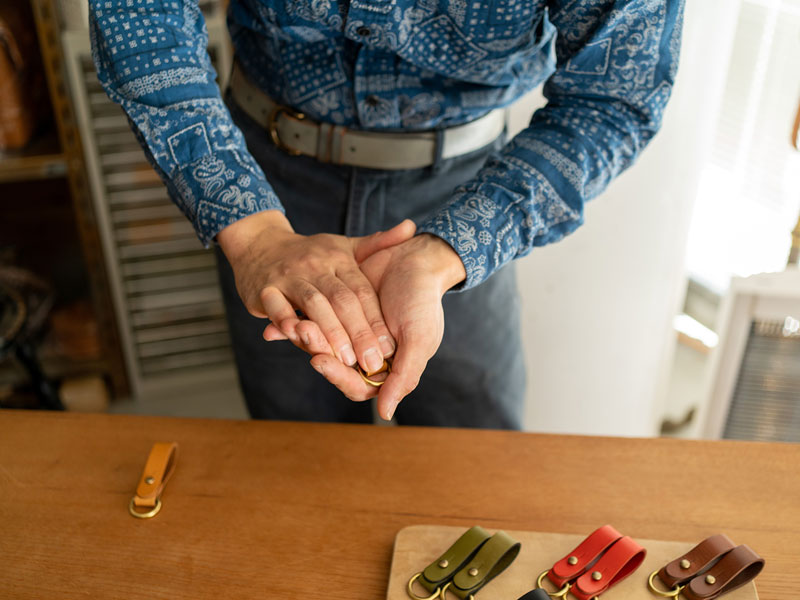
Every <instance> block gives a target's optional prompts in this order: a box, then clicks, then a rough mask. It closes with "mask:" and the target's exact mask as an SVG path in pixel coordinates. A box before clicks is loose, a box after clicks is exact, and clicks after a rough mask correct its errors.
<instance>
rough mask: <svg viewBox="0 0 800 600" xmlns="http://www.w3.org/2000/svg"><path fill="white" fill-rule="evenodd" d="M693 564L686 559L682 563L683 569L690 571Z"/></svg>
mask: <svg viewBox="0 0 800 600" xmlns="http://www.w3.org/2000/svg"><path fill="white" fill-rule="evenodd" d="M691 564H692V563H690V562H689V561H688V560H686V559H685V558H684V559H683V560H682V561H681V569H688V568H689V567H690V566H691Z"/></svg>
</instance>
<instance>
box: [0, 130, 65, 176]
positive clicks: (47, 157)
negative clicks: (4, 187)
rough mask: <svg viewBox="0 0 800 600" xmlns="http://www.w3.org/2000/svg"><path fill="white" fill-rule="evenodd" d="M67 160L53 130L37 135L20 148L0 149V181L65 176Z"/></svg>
mask: <svg viewBox="0 0 800 600" xmlns="http://www.w3.org/2000/svg"><path fill="white" fill-rule="evenodd" d="M66 174H67V160H66V157H65V156H64V153H63V152H61V149H60V147H59V144H58V136H57V135H56V132H55V130H51V131H48V132H47V133H45V134H43V135H40V136H37V137H36V138H34V140H33V141H32V142H31V143H30V144H28V145H27V146H26V147H25V148H22V149H21V150H8V151H0V183H7V182H10V181H29V180H36V179H53V178H56V177H65V176H66Z"/></svg>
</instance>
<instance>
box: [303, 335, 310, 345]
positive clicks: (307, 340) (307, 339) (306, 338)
mask: <svg viewBox="0 0 800 600" xmlns="http://www.w3.org/2000/svg"><path fill="white" fill-rule="evenodd" d="M301 335H302V336H303V343H304V344H305V345H306V346H308V345H309V344H310V343H311V339H310V338H309V337H308V334H307V333H306V332H303V333H302V334H301Z"/></svg>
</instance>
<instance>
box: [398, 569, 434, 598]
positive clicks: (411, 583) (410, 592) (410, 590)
mask: <svg viewBox="0 0 800 600" xmlns="http://www.w3.org/2000/svg"><path fill="white" fill-rule="evenodd" d="M420 575H422V571H420V572H419V573H417V574H416V575H414V576H413V577H412V578H411V579H409V580H408V585H407V586H406V590H407V591H408V595H409V597H411V598H413V599H414V600H433V599H434V598H436V596H438V595H439V588H438V587H437V588H436V590H435V591H434V592H433V593H432V594H431V595H430V596H428V597H425V596H417V595H416V594H415V593H414V587H413V586H414V582H415V581H416V580H417V579H419V576H420Z"/></svg>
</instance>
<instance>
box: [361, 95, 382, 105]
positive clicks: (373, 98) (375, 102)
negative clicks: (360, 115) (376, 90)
mask: <svg viewBox="0 0 800 600" xmlns="http://www.w3.org/2000/svg"><path fill="white" fill-rule="evenodd" d="M365 100H366V103H367V104H368V105H369V106H378V104H380V103H381V99H380V98H378V97H377V96H376V95H374V94H372V95H370V96H367V97H366V99H365Z"/></svg>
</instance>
